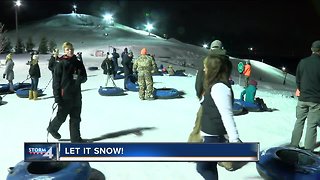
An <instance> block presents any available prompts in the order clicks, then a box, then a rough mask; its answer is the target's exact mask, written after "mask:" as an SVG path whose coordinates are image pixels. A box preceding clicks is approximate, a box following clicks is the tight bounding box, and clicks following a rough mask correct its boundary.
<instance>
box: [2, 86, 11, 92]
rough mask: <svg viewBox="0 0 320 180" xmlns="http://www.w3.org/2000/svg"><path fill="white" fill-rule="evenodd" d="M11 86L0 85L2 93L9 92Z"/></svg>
mask: <svg viewBox="0 0 320 180" xmlns="http://www.w3.org/2000/svg"><path fill="white" fill-rule="evenodd" d="M8 91H9V84H0V92H8Z"/></svg>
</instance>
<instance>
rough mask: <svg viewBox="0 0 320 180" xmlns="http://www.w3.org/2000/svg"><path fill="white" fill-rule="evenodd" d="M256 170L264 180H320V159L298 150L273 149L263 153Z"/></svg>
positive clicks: (287, 148)
mask: <svg viewBox="0 0 320 180" xmlns="http://www.w3.org/2000/svg"><path fill="white" fill-rule="evenodd" d="M256 168H257V170H258V173H259V174H260V176H261V177H262V178H263V179H290V180H318V179H320V157H319V156H318V155H316V154H313V153H311V152H308V151H305V150H302V149H298V148H290V147H273V148H270V149H268V150H266V151H262V152H261V153H260V159H259V161H258V162H256Z"/></svg>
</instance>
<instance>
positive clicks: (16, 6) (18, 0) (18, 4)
mask: <svg viewBox="0 0 320 180" xmlns="http://www.w3.org/2000/svg"><path fill="white" fill-rule="evenodd" d="M14 6H15V13H16V34H17V38H18V37H19V31H18V9H19V7H20V6H21V1H20V0H17V1H14Z"/></svg>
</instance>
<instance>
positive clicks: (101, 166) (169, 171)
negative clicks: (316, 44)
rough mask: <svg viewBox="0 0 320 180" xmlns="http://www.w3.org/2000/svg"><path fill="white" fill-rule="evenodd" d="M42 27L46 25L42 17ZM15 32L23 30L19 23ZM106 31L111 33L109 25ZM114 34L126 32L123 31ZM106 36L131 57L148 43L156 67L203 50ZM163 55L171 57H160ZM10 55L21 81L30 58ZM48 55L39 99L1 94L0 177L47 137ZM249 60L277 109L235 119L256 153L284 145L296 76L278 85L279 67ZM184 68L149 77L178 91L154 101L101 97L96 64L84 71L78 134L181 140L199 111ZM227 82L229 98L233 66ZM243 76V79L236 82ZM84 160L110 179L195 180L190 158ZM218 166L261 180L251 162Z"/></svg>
mask: <svg viewBox="0 0 320 180" xmlns="http://www.w3.org/2000/svg"><path fill="white" fill-rule="evenodd" d="M47 24H50V23H49V21H48V23H47ZM55 25H56V24H55ZM47 29H50V28H47ZM113 30H114V29H113ZM20 31H21V32H23V28H21V30H20ZM26 31H27V30H26ZM113 32H114V34H116V30H114V31H113ZM121 32H127V31H126V30H124V29H122V30H121ZM134 33H136V32H134ZM140 36H141V34H137V35H136V36H133V35H132V34H131V35H130V38H133V39H139V37H140ZM84 37H85V36H82V39H81V40H82V41H83V42H88V44H90V46H85V45H84V44H85V43H82V44H81V43H74V46H75V48H76V52H77V50H79V51H83V59H84V62H85V66H86V67H87V68H88V67H90V66H98V67H100V63H101V62H102V61H103V59H104V58H103V57H94V56H92V55H91V53H92V50H94V49H95V48H96V47H94V46H92V45H93V44H94V41H90V38H87V39H86V38H84ZM74 38H75V39H76V38H78V37H74ZM108 38H109V41H108V43H111V42H112V46H116V47H117V48H119V51H118V52H119V53H121V52H122V50H123V48H124V47H130V48H131V49H133V50H134V53H135V56H138V52H139V50H140V48H141V47H143V46H146V47H147V48H148V47H150V48H149V49H150V53H156V61H157V63H158V65H159V64H161V63H163V64H166V63H165V62H167V63H171V62H172V64H174V68H175V69H183V68H185V67H181V66H178V65H175V63H173V62H177V61H178V60H180V59H186V60H187V62H190V63H191V62H194V64H195V65H196V64H197V63H198V62H195V60H197V61H200V60H202V57H203V56H204V55H205V53H206V52H207V51H204V50H202V49H201V48H196V47H195V46H192V45H186V44H183V43H181V42H175V41H170V42H168V41H167V40H163V39H154V38H152V37H148V38H145V39H144V40H143V41H141V42H138V41H135V40H132V42H131V41H130V38H129V39H127V40H126V41H125V40H123V41H121V42H118V41H117V39H113V40H112V36H111V35H110V37H108ZM61 41H62V40H61ZM59 42H60V41H59ZM97 43H98V45H97V47H102V43H100V42H97ZM130 43H131V44H130ZM152 44H153V45H152ZM168 46H169V47H170V48H168ZM58 47H60V44H58ZM107 47H108V46H107ZM60 51H61V49H60ZM168 56H169V57H171V58H161V57H168ZM4 58H5V55H0V59H1V60H3V59H4ZM179 58H180V59H179ZM187 58H189V59H187ZM13 59H14V62H15V67H14V71H15V79H14V83H16V82H22V81H23V80H25V79H26V77H27V74H28V68H29V67H28V66H27V65H26V62H27V60H29V55H27V54H23V55H14V57H13ZM48 59H49V55H40V64H39V65H40V68H41V75H42V77H41V78H40V82H39V88H45V87H47V89H45V92H44V93H45V94H46V95H45V96H43V97H44V98H45V99H43V100H38V101H33V100H28V99H22V98H19V97H17V96H16V95H15V94H9V95H6V96H5V97H4V98H3V101H5V102H6V104H4V105H2V106H0V114H1V115H0V116H1V118H0V119H1V120H0V127H1V131H0V135H1V137H2V144H3V145H2V148H1V153H0V160H1V163H0V177H1V179H4V178H5V177H6V176H7V174H8V172H7V168H8V167H11V166H15V165H16V163H18V162H20V161H21V160H23V159H24V154H23V147H24V142H46V140H47V131H46V127H47V126H48V124H49V120H50V118H51V117H52V116H54V114H52V108H51V106H52V104H53V102H54V99H53V98H50V96H52V87H51V83H49V81H50V79H51V72H50V71H49V70H48V68H47V65H48V61H47V60H48ZM192 60H193V61H192ZM232 61H233V65H234V67H235V68H236V66H237V64H238V62H239V61H243V60H239V59H232ZM251 63H252V67H253V70H252V71H253V79H256V80H257V81H258V91H257V95H256V96H257V97H260V98H263V99H264V101H265V103H266V104H267V105H268V107H270V108H274V109H276V110H275V111H273V112H250V113H248V114H246V115H241V116H235V121H236V124H237V127H238V130H239V134H240V138H241V140H242V141H244V142H259V143H260V147H261V150H264V149H268V148H270V147H273V146H278V145H281V144H285V143H288V142H289V141H290V138H291V131H292V129H293V126H294V122H295V106H296V103H297V99H296V98H295V97H291V96H292V95H293V93H294V90H295V85H294V81H295V77H294V76H292V75H288V76H287V79H286V85H283V84H282V82H283V78H284V76H283V74H282V72H281V70H279V69H278V68H275V67H272V66H269V65H266V64H264V63H262V62H259V61H254V60H252V61H251ZM186 69H187V70H188V72H189V73H190V74H193V75H191V76H189V77H174V76H170V77H169V76H154V87H156V88H161V87H168V88H176V89H177V90H180V91H184V92H185V95H183V97H184V98H179V99H170V100H154V101H141V100H140V99H139V97H138V93H137V92H127V95H125V96H116V97H104V96H100V95H99V94H98V88H99V87H100V86H102V85H103V84H104V82H105V78H106V77H105V76H104V75H103V73H102V70H101V69H99V70H96V71H90V70H87V73H88V81H87V82H86V83H85V84H83V85H82V90H83V92H82V95H83V110H82V114H81V116H82V122H81V134H82V137H83V138H93V137H98V136H100V135H103V134H106V133H110V132H115V131H120V130H126V129H131V128H138V127H155V129H153V130H146V131H144V132H143V135H142V136H136V135H134V134H130V135H126V136H120V137H117V138H113V139H104V140H101V141H100V142H186V141H187V138H188V135H189V133H190V132H191V130H192V128H193V125H194V120H195V117H196V112H197V110H198V108H199V102H198V99H197V98H196V95H195V89H194V83H195V76H194V73H195V70H194V69H193V68H192V67H191V66H190V67H188V68H186ZM3 71H4V67H3V66H0V73H3ZM233 80H234V81H235V82H236V84H235V85H233V90H234V94H235V97H236V98H239V96H240V93H241V91H242V90H243V87H242V86H240V85H239V84H237V83H238V82H239V76H238V73H237V71H236V69H234V72H233ZM242 81H243V79H241V82H242ZM6 82H7V81H5V80H4V79H0V84H2V83H6ZM27 82H30V81H29V80H28V81H27ZM115 82H116V84H117V86H119V87H123V80H116V81H115ZM48 83H49V85H48ZM47 85H48V86H47ZM46 97H48V98H46ZM68 126H69V125H68V122H66V123H65V124H63V125H62V127H61V129H60V130H59V133H60V134H61V135H62V137H63V138H69V130H68ZM302 140H303V139H302ZM49 141H50V142H57V141H56V140H55V139H53V138H52V137H51V136H49ZM302 143H303V141H302ZM4 147H5V148H4ZM90 165H91V167H93V168H95V169H97V170H99V171H101V172H102V173H103V174H104V175H105V177H106V179H111V180H135V179H141V180H142V179H146V180H147V179H148V180H149V179H159V180H160V179H161V180H162V179H170V180H177V179H181V180H182V179H183V180H197V179H199V180H200V179H202V177H201V176H200V175H199V174H198V173H197V171H196V169H195V164H194V163H190V162H90ZM218 170H219V179H221V180H229V179H241V180H247V179H261V177H260V176H259V174H258V172H257V170H256V167H255V162H251V163H248V164H247V165H246V166H244V167H243V168H241V169H240V170H237V171H235V172H228V171H226V170H225V169H223V168H220V167H219V168H218Z"/></svg>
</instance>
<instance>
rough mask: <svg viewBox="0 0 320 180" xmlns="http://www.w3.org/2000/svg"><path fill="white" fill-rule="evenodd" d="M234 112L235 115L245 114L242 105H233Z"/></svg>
mask: <svg viewBox="0 0 320 180" xmlns="http://www.w3.org/2000/svg"><path fill="white" fill-rule="evenodd" d="M232 112H233V115H241V114H244V109H243V106H242V105H241V104H240V103H233V106H232Z"/></svg>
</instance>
